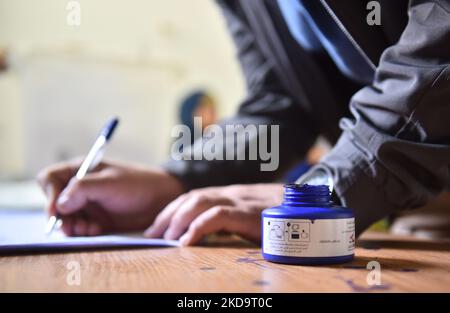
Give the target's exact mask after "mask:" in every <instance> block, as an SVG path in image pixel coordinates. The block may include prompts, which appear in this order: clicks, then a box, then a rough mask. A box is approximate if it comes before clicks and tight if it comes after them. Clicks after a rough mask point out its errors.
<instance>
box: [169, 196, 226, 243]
mask: <svg viewBox="0 0 450 313" xmlns="http://www.w3.org/2000/svg"><path fill="white" fill-rule="evenodd" d="M227 204H231V203H230V201H229V200H227V199H224V198H214V199H212V198H209V197H207V196H205V195H203V194H198V195H195V196H192V197H190V198H189V199H188V200H187V201H185V202H184V203H182V204H181V205H180V207H179V209H178V210H177V211H176V212H175V214H174V215H173V217H172V220H171V221H170V224H169V227H168V228H167V230H166V231H165V233H164V239H172V240H173V239H178V238H180V236H181V235H182V234H183V233H184V232H186V230H187V229H188V227H189V224H191V222H192V221H193V220H194V219H195V218H196V217H197V216H199V215H200V214H201V213H203V212H204V211H206V210H207V209H209V208H211V207H212V206H215V205H227Z"/></svg>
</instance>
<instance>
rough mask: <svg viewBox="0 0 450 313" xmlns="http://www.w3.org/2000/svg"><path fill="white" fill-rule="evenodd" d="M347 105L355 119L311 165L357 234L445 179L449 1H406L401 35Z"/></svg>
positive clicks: (449, 152)
mask: <svg viewBox="0 0 450 313" xmlns="http://www.w3.org/2000/svg"><path fill="white" fill-rule="evenodd" d="M350 106H351V112H352V115H353V119H343V120H342V121H341V125H340V126H341V128H342V130H343V133H342V135H341V137H340V139H339V141H338V143H337V144H336V145H335V147H334V148H333V150H332V151H331V153H329V154H328V155H327V156H325V158H324V159H323V160H322V162H321V164H319V165H318V166H317V168H322V169H324V170H325V171H327V172H328V173H329V174H330V175H332V178H333V181H334V184H335V191H336V193H337V195H338V196H339V197H340V199H341V201H342V202H343V204H344V205H346V206H348V207H350V208H352V209H353V210H354V211H355V215H356V226H357V227H356V231H357V233H361V232H362V231H363V230H364V229H366V228H367V227H368V226H370V224H371V223H373V222H375V221H377V220H378V219H380V218H382V217H384V216H386V215H388V214H390V213H392V212H394V211H396V210H400V209H405V208H415V207H418V206H422V205H424V204H425V203H426V202H427V201H428V200H430V199H431V198H432V197H434V196H435V195H437V194H438V193H439V192H441V191H442V190H443V189H444V188H445V187H446V186H447V185H448V179H449V176H448V173H449V172H448V168H449V165H450V3H449V2H448V1H411V3H410V7H409V21H408V25H407V27H406V28H405V30H404V32H403V34H402V36H401V38H400V40H399V42H398V43H397V44H395V45H393V46H391V47H389V48H388V49H386V50H385V51H384V53H383V55H382V56H381V59H380V62H379V66H378V68H377V70H376V75H375V78H374V81H373V83H372V85H370V86H367V87H365V88H363V89H361V90H360V91H359V92H357V93H356V94H355V95H354V96H353V98H352V100H351V103H350ZM317 168H315V169H313V170H317Z"/></svg>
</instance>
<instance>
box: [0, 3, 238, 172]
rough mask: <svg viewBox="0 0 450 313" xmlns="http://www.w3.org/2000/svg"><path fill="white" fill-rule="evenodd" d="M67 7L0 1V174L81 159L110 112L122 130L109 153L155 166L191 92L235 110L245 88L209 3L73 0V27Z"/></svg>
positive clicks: (222, 27)
mask: <svg viewBox="0 0 450 313" xmlns="http://www.w3.org/2000/svg"><path fill="white" fill-rule="evenodd" d="M68 2H69V1H63V0H41V1H29V0H0V48H1V47H6V48H7V50H8V52H9V63H10V69H9V71H8V72H6V73H0V176H11V175H15V176H17V175H19V176H33V175H34V174H35V172H36V171H37V170H38V169H39V168H41V167H42V166H44V165H46V164H49V163H52V162H55V161H58V160H61V159H64V158H68V157H72V156H76V155H81V154H84V153H85V152H86V150H87V149H88V148H89V146H90V144H91V143H92V141H93V139H94V137H95V135H96V133H97V132H98V130H99V128H100V127H101V126H102V124H103V123H104V121H105V120H106V119H107V118H108V117H110V116H112V115H119V116H120V117H121V119H122V124H121V125H120V128H119V129H118V132H117V134H116V135H117V136H116V137H115V138H114V140H113V143H112V145H111V147H110V149H109V151H108V154H109V155H111V156H114V157H120V158H125V159H128V160H133V161H140V162H145V163H148V164H157V163H159V162H161V161H163V160H164V159H165V158H166V156H167V154H168V151H169V147H170V143H171V141H172V139H171V138H170V131H171V128H172V126H173V125H174V124H175V123H177V109H178V108H177V105H178V102H179V101H180V99H181V98H182V97H183V96H184V95H185V93H186V92H189V91H190V90H192V89H193V88H198V87H202V88H205V89H206V90H208V91H210V92H212V94H213V96H215V97H216V99H217V101H218V104H219V113H220V116H222V117H223V116H226V115H230V114H232V113H233V112H234V110H235V108H236V106H237V104H238V102H239V100H240V99H241V98H242V96H243V92H244V88H243V83H242V78H241V74H240V71H239V68H238V65H237V63H236V60H235V58H234V48H233V45H232V42H231V39H230V38H229V37H228V34H227V32H226V27H225V24H224V20H223V19H222V16H221V14H220V10H219V8H218V7H216V4H215V2H214V1H212V0H189V1H185V0H128V1H125V0H121V1H109V0H89V1H88V0H80V1H78V2H79V3H80V5H81V24H80V25H79V26H70V25H68V24H67V22H66V18H67V14H68V13H69V11H67V10H66V5H67V3H68Z"/></svg>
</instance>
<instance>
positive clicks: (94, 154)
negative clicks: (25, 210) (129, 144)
mask: <svg viewBox="0 0 450 313" xmlns="http://www.w3.org/2000/svg"><path fill="white" fill-rule="evenodd" d="M118 123H119V120H118V119H117V118H113V119H111V120H109V121H108V123H106V125H105V126H104V127H103V129H102V130H101V132H100V134H99V135H98V137H97V139H96V140H95V142H94V144H93V146H92V148H91V149H90V150H89V153H88V154H87V156H86V158H85V159H84V161H83V162H82V163H81V166H80V168H79V169H78V171H77V173H76V175H75V177H76V179H78V180H80V179H83V178H84V176H85V175H86V174H87V173H88V172H90V171H92V170H93V169H95V168H96V167H97V165H98V164H99V163H100V161H101V159H102V157H103V154H104V150H105V147H106V145H107V143H108V141H109V140H110V139H111V137H112V135H113V133H114V130H115V129H116V127H117V124H118ZM58 222H59V216H58V215H57V214H55V215H52V216H50V218H49V220H48V223H47V226H46V228H45V233H46V234H47V235H50V234H51V233H52V232H53V230H54V229H55V226H56V225H57V224H58Z"/></svg>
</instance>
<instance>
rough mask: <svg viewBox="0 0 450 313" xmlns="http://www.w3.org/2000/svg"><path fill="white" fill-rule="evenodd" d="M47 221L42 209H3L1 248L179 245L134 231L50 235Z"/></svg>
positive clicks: (0, 222) (49, 249) (0, 249)
mask: <svg viewBox="0 0 450 313" xmlns="http://www.w3.org/2000/svg"><path fill="white" fill-rule="evenodd" d="M46 223H47V217H46V215H45V213H44V212H42V211H41V212H36V211H22V210H20V211H17V210H0V252H16V251H17V252H27V251H38V250H47V251H52V250H67V249H85V248H86V249H88V248H103V247H108V248H112V247H177V246H179V242H178V241H176V240H164V239H149V238H145V237H142V236H141V235H132V234H120V235H106V236H91V237H66V236H65V235H64V234H63V233H62V232H61V231H59V230H55V231H53V233H52V234H51V235H50V236H47V235H45V233H44V229H45V226H46Z"/></svg>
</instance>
